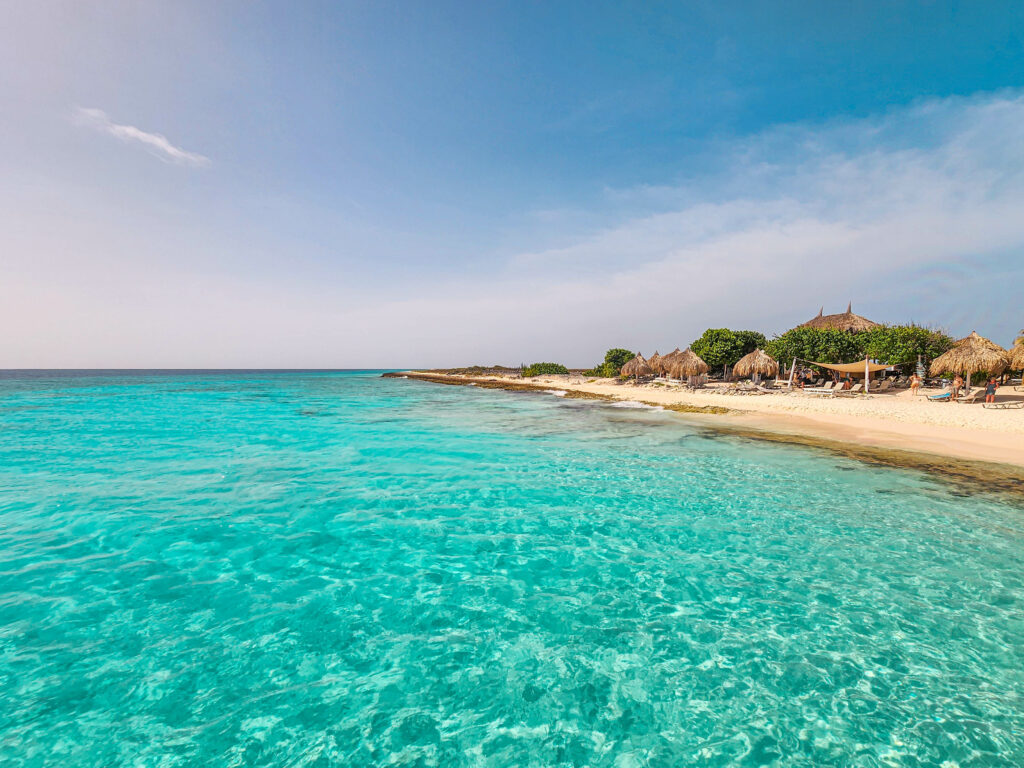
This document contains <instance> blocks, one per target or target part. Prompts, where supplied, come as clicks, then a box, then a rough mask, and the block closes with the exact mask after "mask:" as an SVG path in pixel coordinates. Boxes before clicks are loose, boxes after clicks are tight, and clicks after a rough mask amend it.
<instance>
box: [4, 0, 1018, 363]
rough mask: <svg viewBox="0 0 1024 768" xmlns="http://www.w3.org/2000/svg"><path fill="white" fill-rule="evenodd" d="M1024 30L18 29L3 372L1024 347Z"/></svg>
mask: <svg viewBox="0 0 1024 768" xmlns="http://www.w3.org/2000/svg"><path fill="white" fill-rule="evenodd" d="M1022 88H1024V7H1022V6H1021V4H1019V3H1010V2H1007V3H999V2H983V3H943V2H922V3H899V2H878V3H866V2H865V3H821V2H802V3H779V2H773V3H740V2H734V3H723V2H717V3H712V2H708V3H665V4H652V3H636V4H628V3H614V4H613V3H593V2H587V3H523V2H520V3H486V2H474V3H441V2H431V3H412V2H409V3H384V2H372V3H371V2H364V3H344V2H334V3H327V2H323V3H314V2H304V3H283V2H279V3H255V2H222V3H205V2H203V3H200V2H194V3H192V2H174V3H170V2H168V3H160V2H148V3H138V2H96V3H88V4H86V3H77V2H48V1H47V0H43V1H41V2H33V3H21V4H13V7H11V8H8V9H7V10H5V23H4V25H3V26H2V27H0V146H3V147H4V151H3V152H2V153H0V321H2V322H3V323H4V325H5V327H7V328H8V329H17V331H16V332H15V333H9V334H4V335H3V336H2V337H0V366H2V367H22V366H25V367H29V366H33V367H34V366H39V367H51V366H52V367H60V366H69V367H80V366H139V367H148V366H185V367H188V366H213V367H225V366H286V367H288V366H318V367H320V366H322V367H348V366H405V365H455V364H463V363H473V362H482V363H493V362H504V363H508V364H517V363H519V362H522V361H527V362H529V361H532V360H535V359H554V360H561V361H564V362H566V363H569V364H585V363H591V362H593V361H594V360H596V359H599V358H600V356H601V354H602V353H603V350H604V349H605V348H607V347H609V346H627V347H630V348H635V349H642V350H643V351H645V352H647V353H650V352H652V351H653V350H654V349H655V348H661V349H662V351H664V349H665V348H672V347H674V346H677V345H678V346H685V345H686V344H687V343H689V342H690V341H691V340H692V339H693V338H694V337H695V336H697V335H699V333H700V332H701V331H702V330H703V329H704V328H705V327H707V326H709V325H711V326H722V325H729V326H732V327H753V328H758V329H760V330H763V331H765V332H767V333H769V334H770V333H772V332H777V331H783V330H785V329H786V328H788V327H790V326H791V325H793V324H795V323H797V322H800V321H802V320H805V319H807V318H808V317H809V316H811V315H813V314H815V313H816V311H817V309H818V307H819V306H821V305H822V304H825V305H826V311H830V310H831V311H840V310H841V309H843V308H845V306H846V303H847V301H850V300H853V302H854V307H855V309H856V310H858V311H860V312H862V313H863V314H866V315H868V316H869V317H872V318H873V319H876V320H880V321H886V322H899V321H906V320H911V319H912V320H915V321H917V322H920V323H926V324H932V325H937V326H942V327H945V328H946V329H947V330H949V331H950V332H952V333H954V334H956V335H962V334H966V333H967V332H969V331H970V330H972V329H974V328H976V329H977V330H978V331H979V332H981V333H983V334H984V335H988V336H990V337H992V338H994V339H995V340H996V341H998V342H1000V343H1002V344H1004V345H1005V344H1008V343H1009V342H1010V340H1011V339H1012V336H1013V334H1014V332H1015V331H1016V330H1017V329H1018V328H1020V327H1021V326H1022V325H1024V315H1022V311H1024V310H1021V306H1022V302H1021V286H1024V268H1022V266H1021V265H1022V258H1021V256H1022V253H1024V221H1021V222H1018V221H1016V219H1018V218H1020V219H1022V220H1024V216H1020V213H1019V211H1020V210H1024V207H1022V206H1024V141H1022V139H1024V135H1022V134H1024V128H1022V126H1024V91H1022V90H1021V89H1022Z"/></svg>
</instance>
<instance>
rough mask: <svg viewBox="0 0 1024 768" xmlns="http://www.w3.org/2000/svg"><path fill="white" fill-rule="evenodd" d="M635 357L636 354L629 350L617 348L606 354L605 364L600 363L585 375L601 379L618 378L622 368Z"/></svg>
mask: <svg viewBox="0 0 1024 768" xmlns="http://www.w3.org/2000/svg"><path fill="white" fill-rule="evenodd" d="M634 357H636V353H634V352H630V351H629V350H628V349H622V348H621V347H615V348H614V349H609V350H608V351H607V352H605V353H604V362H603V363H598V364H597V365H595V366H594V367H593V368H591V369H590V370H589V371H585V373H586V375H587V376H600V377H601V378H606V379H611V378H614V377H615V376H618V375H619V373H620V372H621V371H622V366H624V365H625V364H626V363H628V362H629V361H630V360H632V359H633V358H634Z"/></svg>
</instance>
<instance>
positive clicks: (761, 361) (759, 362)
mask: <svg viewBox="0 0 1024 768" xmlns="http://www.w3.org/2000/svg"><path fill="white" fill-rule="evenodd" d="M732 372H733V375H734V376H737V377H739V378H744V377H746V376H774V375H775V374H777V373H778V372H779V364H778V362H776V360H775V358H774V357H772V356H771V355H769V354H768V353H767V352H764V351H763V350H760V349H755V350H754V351H753V352H751V353H750V354H749V355H746V356H744V357H741V358H740V359H739V362H737V363H736V365H734V366H733V367H732Z"/></svg>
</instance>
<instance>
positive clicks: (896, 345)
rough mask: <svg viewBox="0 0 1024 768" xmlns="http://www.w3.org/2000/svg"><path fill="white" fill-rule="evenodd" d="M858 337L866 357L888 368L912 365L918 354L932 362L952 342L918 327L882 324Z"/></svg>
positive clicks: (940, 332)
mask: <svg viewBox="0 0 1024 768" xmlns="http://www.w3.org/2000/svg"><path fill="white" fill-rule="evenodd" d="M858 336H859V337H860V338H861V340H862V342H863V345H864V353H865V354H866V355H867V356H868V357H870V358H872V359H873V360H879V361H880V362H883V363H888V364H889V365H912V364H914V363H916V362H917V358H918V355H920V356H921V357H922V358H923V359H924V360H926V361H928V360H934V359H935V358H936V357H938V356H939V355H941V354H942V353H943V352H945V351H946V350H948V349H949V348H950V347H952V346H953V339H951V338H950V337H949V336H947V335H946V334H945V333H943V332H942V331H936V330H933V329H931V328H922V327H921V326H918V325H882V326H879V327H878V328H872V329H871V330H870V331H865V332H864V333H861V334H858Z"/></svg>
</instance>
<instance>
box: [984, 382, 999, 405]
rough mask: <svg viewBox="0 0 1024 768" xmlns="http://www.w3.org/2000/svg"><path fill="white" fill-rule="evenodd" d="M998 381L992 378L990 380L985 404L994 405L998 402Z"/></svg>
mask: <svg viewBox="0 0 1024 768" xmlns="http://www.w3.org/2000/svg"><path fill="white" fill-rule="evenodd" d="M996 386H997V385H996V380H995V377H992V378H991V379H989V380H988V384H986V385H985V402H986V403H994V402H995V401H996Z"/></svg>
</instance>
